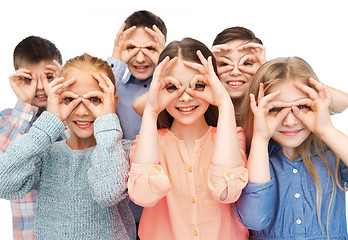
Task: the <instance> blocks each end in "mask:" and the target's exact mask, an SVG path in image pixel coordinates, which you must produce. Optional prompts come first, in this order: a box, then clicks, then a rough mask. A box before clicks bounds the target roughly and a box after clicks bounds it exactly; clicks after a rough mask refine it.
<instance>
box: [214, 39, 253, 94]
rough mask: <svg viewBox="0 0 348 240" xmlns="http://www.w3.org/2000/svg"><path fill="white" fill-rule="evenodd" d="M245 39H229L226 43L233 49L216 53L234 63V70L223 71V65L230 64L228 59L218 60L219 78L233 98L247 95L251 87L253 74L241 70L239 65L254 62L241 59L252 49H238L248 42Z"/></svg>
mask: <svg viewBox="0 0 348 240" xmlns="http://www.w3.org/2000/svg"><path fill="white" fill-rule="evenodd" d="M246 43H247V42H245V41H244V40H233V41H229V42H227V43H226V44H227V45H229V46H230V47H232V51H222V52H221V53H217V54H214V55H215V56H217V57H222V58H225V59H227V62H231V63H232V64H233V70H231V71H227V72H222V71H221V67H225V66H226V65H228V64H227V63H226V61H224V62H219V61H217V66H218V73H219V79H220V81H221V82H222V84H223V85H224V87H225V88H226V90H227V92H228V93H229V95H230V97H231V98H232V99H239V98H241V97H243V96H244V95H245V93H246V92H247V90H248V89H249V85H250V82H251V80H252V77H253V75H251V74H248V73H245V72H242V71H240V70H239V68H238V65H240V64H242V65H252V64H253V62H250V61H246V62H241V59H242V58H243V57H244V56H245V55H247V54H250V53H251V52H250V50H242V51H238V50H237V48H238V47H239V46H241V45H243V44H246Z"/></svg>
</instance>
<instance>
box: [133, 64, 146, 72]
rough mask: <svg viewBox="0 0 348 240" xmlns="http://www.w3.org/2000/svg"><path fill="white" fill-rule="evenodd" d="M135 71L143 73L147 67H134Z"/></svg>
mask: <svg viewBox="0 0 348 240" xmlns="http://www.w3.org/2000/svg"><path fill="white" fill-rule="evenodd" d="M133 67H134V68H135V70H137V71H138V72H145V71H146V70H147V69H149V66H134V65H133Z"/></svg>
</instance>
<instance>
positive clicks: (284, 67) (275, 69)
mask: <svg viewBox="0 0 348 240" xmlns="http://www.w3.org/2000/svg"><path fill="white" fill-rule="evenodd" d="M311 77H312V78H314V79H318V77H317V76H316V74H315V72H314V71H313V69H312V67H311V66H310V65H309V64H308V63H307V62H306V61H305V60H303V59H302V58H299V57H288V58H276V59H273V60H271V61H269V62H267V63H265V64H264V65H263V66H261V67H260V68H259V70H258V71H257V72H256V74H255V75H254V79H253V81H252V83H251V85H250V88H249V91H248V94H246V95H245V97H244V101H243V107H242V109H243V112H242V115H241V119H242V127H243V129H244V130H245V133H246V142H247V150H248V151H249V149H250V144H251V138H252V135H253V124H254V114H253V112H252V111H251V108H250V98H249V96H250V94H251V93H252V94H254V95H255V98H256V99H257V98H258V92H259V86H260V83H263V84H264V90H265V94H267V93H268V91H269V89H270V87H272V86H274V85H275V84H277V83H279V82H281V81H286V80H292V79H298V80H301V81H303V82H304V83H306V84H307V85H308V86H311V87H313V86H312V85H311V84H310V83H309V81H308V80H309V78H311ZM327 149H328V147H327V146H326V144H325V143H324V142H323V141H322V140H321V139H320V138H319V137H317V136H316V135H315V134H313V133H311V134H310V135H309V136H308V137H307V139H306V140H305V141H304V142H303V143H302V144H301V145H300V146H299V147H298V152H299V155H300V156H301V157H302V159H303V163H304V165H305V167H306V169H307V171H308V172H309V174H310V176H311V177H312V179H313V182H314V184H315V189H316V203H317V204H316V205H317V206H316V208H317V213H318V221H319V224H320V227H321V228H322V224H321V220H320V215H321V202H322V186H321V183H320V180H319V176H318V172H317V170H316V168H315V165H314V164H313V162H312V159H311V157H310V153H311V152H312V151H315V152H316V153H317V154H318V155H319V157H320V160H321V162H322V163H323V165H324V166H325V167H326V169H327V170H328V173H329V179H330V180H331V183H332V193H331V198H330V202H329V206H328V209H327V213H328V214H327V232H328V221H329V214H330V209H331V204H332V201H333V197H334V195H335V185H337V186H338V188H339V189H340V190H342V191H346V190H345V189H344V187H342V186H341V185H340V183H339V180H338V171H339V164H340V159H339V158H338V156H337V155H336V154H335V156H336V159H335V160H333V159H331V161H335V162H336V169H335V172H334V173H333V172H332V171H331V170H330V166H329V159H328V158H327V156H326V155H325V151H326V150H327ZM322 231H323V229H322Z"/></svg>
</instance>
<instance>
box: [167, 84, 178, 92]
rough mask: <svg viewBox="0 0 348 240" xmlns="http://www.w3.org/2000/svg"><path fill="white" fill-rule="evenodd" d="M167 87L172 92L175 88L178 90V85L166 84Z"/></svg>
mask: <svg viewBox="0 0 348 240" xmlns="http://www.w3.org/2000/svg"><path fill="white" fill-rule="evenodd" d="M166 89H167V91H168V92H170V93H171V92H174V91H175V90H177V87H176V86H175V85H173V84H168V85H167V86H166Z"/></svg>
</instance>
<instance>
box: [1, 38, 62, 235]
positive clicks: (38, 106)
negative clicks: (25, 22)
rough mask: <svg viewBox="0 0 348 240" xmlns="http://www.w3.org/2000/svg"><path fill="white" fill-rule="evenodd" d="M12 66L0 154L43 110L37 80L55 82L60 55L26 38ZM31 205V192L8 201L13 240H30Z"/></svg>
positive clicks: (50, 45) (51, 47) (50, 46)
mask: <svg viewBox="0 0 348 240" xmlns="http://www.w3.org/2000/svg"><path fill="white" fill-rule="evenodd" d="M13 64H14V68H15V70H16V72H15V73H13V74H12V75H10V77H9V80H10V85H11V88H12V90H13V92H14V93H15V94H16V96H17V98H18V101H17V103H16V105H15V107H14V108H13V109H5V110H3V111H1V112H0V154H2V153H3V152H5V151H6V149H7V148H8V147H9V145H10V144H11V143H12V142H13V141H14V140H15V139H16V138H17V137H19V136H21V135H23V134H24V133H26V132H27V131H28V130H29V128H30V127H31V125H32V124H33V122H34V121H35V120H36V119H37V118H38V116H40V114H41V113H42V111H44V110H45V107H46V104H47V95H46V93H45V90H44V88H43V84H42V81H41V79H42V78H43V77H44V76H46V77H47V79H48V80H53V79H54V78H56V76H57V75H58V74H59V73H60V70H61V69H62V66H61V64H62V55H61V53H60V52H59V50H58V49H57V48H56V46H55V45H54V44H53V43H52V42H50V41H49V40H46V39H43V38H41V37H36V36H30V37H27V38H25V39H23V40H22V41H21V42H20V43H19V44H18V45H17V46H16V48H15V49H14V52H13ZM62 137H63V136H62ZM35 202H36V192H35V191H33V192H30V193H29V194H27V195H26V196H25V197H24V198H23V199H21V200H15V201H11V207H12V219H13V237H14V239H15V240H20V239H34V217H35V214H34V208H35Z"/></svg>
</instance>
